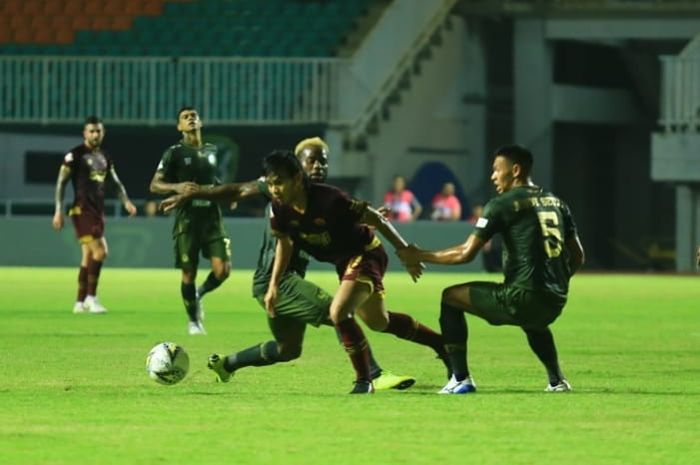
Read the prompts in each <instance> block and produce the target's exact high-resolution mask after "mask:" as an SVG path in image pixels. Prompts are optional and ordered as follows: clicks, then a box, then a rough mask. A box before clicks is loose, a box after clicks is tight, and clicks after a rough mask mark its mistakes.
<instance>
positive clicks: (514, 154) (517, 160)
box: [493, 145, 534, 177]
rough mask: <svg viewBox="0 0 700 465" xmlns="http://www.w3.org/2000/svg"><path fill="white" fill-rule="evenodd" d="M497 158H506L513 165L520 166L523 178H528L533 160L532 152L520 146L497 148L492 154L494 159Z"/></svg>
mask: <svg viewBox="0 0 700 465" xmlns="http://www.w3.org/2000/svg"><path fill="white" fill-rule="evenodd" d="M497 156H501V157H505V158H507V159H508V160H509V161H510V162H511V163H512V164H514V165H516V164H517V165H520V168H522V171H523V176H524V177H528V176H530V172H532V165H533V163H534V160H533V158H532V152H530V151H529V150H528V149H526V148H525V147H523V146H521V145H504V146H503V147H499V148H497V149H496V151H495V152H494V153H493V157H494V158H496V157H497Z"/></svg>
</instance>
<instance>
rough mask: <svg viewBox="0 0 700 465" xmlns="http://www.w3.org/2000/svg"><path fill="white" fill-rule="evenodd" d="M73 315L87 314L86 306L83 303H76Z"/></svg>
mask: <svg viewBox="0 0 700 465" xmlns="http://www.w3.org/2000/svg"><path fill="white" fill-rule="evenodd" d="M73 313H87V310H85V305H83V303H82V302H76V303H75V305H73Z"/></svg>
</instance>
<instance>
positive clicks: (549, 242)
mask: <svg viewBox="0 0 700 465" xmlns="http://www.w3.org/2000/svg"><path fill="white" fill-rule="evenodd" d="M537 218H538V219H539V220H540V227H541V228H542V239H543V240H544V253H545V254H547V257H549V258H554V257H558V256H559V255H561V249H562V246H563V242H564V240H563V239H562V237H561V231H560V230H559V217H558V216H557V214H556V212H551V211H550V212H542V211H541V212H537Z"/></svg>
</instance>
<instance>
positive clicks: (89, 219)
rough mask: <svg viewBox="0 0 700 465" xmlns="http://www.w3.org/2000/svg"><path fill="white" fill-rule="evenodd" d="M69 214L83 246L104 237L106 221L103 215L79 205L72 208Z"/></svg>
mask: <svg viewBox="0 0 700 465" xmlns="http://www.w3.org/2000/svg"><path fill="white" fill-rule="evenodd" d="M68 214H69V215H70V217H71V219H72V220H73V226H74V227H75V235H76V236H77V237H78V242H80V243H81V244H87V243H88V242H91V241H93V240H95V239H99V238H101V237H102V236H103V235H104V232H105V219H104V216H102V215H101V214H99V213H96V212H94V211H92V210H88V209H84V208H80V206H77V205H76V206H75V207H73V208H71V209H70V211H69V212H68Z"/></svg>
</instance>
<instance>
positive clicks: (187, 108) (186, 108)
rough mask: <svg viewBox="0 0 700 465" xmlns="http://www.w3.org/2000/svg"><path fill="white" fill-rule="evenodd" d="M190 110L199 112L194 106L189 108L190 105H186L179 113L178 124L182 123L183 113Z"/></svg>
mask: <svg viewBox="0 0 700 465" xmlns="http://www.w3.org/2000/svg"><path fill="white" fill-rule="evenodd" d="M190 110H194V111H197V109H196V108H195V107H192V106H189V105H185V106H184V107H181V108H180V109H179V110H178V111H177V122H178V123H179V122H180V115H181V114H182V112H183V111H190Z"/></svg>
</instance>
